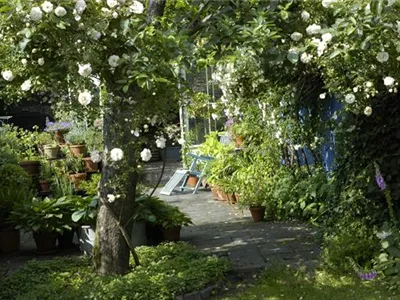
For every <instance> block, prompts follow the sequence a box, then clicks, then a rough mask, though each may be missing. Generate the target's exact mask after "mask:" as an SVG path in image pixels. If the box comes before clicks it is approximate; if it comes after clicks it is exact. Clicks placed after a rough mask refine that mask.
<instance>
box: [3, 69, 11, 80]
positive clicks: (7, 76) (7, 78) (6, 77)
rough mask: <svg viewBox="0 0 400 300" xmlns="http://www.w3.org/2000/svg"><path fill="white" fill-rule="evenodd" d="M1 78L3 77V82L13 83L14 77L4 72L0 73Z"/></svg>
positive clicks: (7, 71) (8, 71) (6, 71)
mask: <svg viewBox="0 0 400 300" xmlns="http://www.w3.org/2000/svg"><path fill="white" fill-rule="evenodd" d="M1 76H3V78H4V80H5V81H13V79H14V75H13V73H12V72H11V71H10V70H5V71H3V72H1Z"/></svg>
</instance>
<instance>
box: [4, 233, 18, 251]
mask: <svg viewBox="0 0 400 300" xmlns="http://www.w3.org/2000/svg"><path fill="white" fill-rule="evenodd" d="M19 245H20V234H19V230H17V229H14V228H3V229H0V252H3V253H10V252H16V251H18V250H19Z"/></svg>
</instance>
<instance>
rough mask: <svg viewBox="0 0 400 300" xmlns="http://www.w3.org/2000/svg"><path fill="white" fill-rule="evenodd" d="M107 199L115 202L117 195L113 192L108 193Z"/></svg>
mask: <svg viewBox="0 0 400 300" xmlns="http://www.w3.org/2000/svg"><path fill="white" fill-rule="evenodd" d="M107 201H108V202H110V203H113V202H114V201H115V196H114V195H113V194H108V195H107Z"/></svg>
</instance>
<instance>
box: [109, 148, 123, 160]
mask: <svg viewBox="0 0 400 300" xmlns="http://www.w3.org/2000/svg"><path fill="white" fill-rule="evenodd" d="M110 157H111V160H112V161H120V160H121V159H123V158H124V152H123V151H122V149H120V148H113V149H112V150H111V152H110Z"/></svg>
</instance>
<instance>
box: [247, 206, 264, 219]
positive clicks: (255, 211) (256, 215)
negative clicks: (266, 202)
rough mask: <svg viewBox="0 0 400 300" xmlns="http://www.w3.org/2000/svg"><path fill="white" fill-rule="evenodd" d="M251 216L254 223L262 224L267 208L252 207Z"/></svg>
mask: <svg viewBox="0 0 400 300" xmlns="http://www.w3.org/2000/svg"><path fill="white" fill-rule="evenodd" d="M250 212H251V216H252V217H253V221H254V222H261V221H262V220H264V216H265V206H258V207H250Z"/></svg>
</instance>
